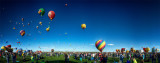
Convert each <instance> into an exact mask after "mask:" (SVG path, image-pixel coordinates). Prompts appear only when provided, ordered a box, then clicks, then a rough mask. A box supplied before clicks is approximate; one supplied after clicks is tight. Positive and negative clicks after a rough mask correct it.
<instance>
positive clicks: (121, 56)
mask: <svg viewBox="0 0 160 63" xmlns="http://www.w3.org/2000/svg"><path fill="white" fill-rule="evenodd" d="M123 58H124V56H123V55H122V54H121V55H120V62H121V63H123Z"/></svg>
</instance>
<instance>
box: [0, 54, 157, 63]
mask: <svg viewBox="0 0 160 63" xmlns="http://www.w3.org/2000/svg"><path fill="white" fill-rule="evenodd" d="M64 60H65V58H64V56H63V55H61V56H59V57H57V56H44V59H40V60H38V63H41V62H43V61H44V62H46V63H65V62H64ZM17 61H19V63H31V60H30V56H27V57H26V61H23V60H22V57H19V56H17ZM69 61H70V62H69V63H81V61H80V60H75V59H74V57H73V56H71V57H70V59H69ZM114 61H117V62H118V61H119V58H111V57H109V58H108V62H107V63H113V62H114ZM82 62H87V63H92V62H94V61H91V60H87V59H83V60H82ZM126 62H127V58H124V63H126ZM137 62H138V63H139V59H137ZM0 63H6V59H4V58H2V57H1V58H0ZM10 63H12V61H11V59H10ZM35 63H36V61H35ZM145 63H151V60H150V62H145ZM157 63H158V62H157Z"/></svg>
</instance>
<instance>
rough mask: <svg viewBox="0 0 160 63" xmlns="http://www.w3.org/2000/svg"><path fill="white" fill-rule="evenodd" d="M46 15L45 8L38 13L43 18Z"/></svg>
mask: <svg viewBox="0 0 160 63" xmlns="http://www.w3.org/2000/svg"><path fill="white" fill-rule="evenodd" d="M44 13H45V10H44V9H43V8H40V9H39V11H38V14H40V15H41V16H43V15H44Z"/></svg>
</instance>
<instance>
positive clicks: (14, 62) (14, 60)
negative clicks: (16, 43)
mask: <svg viewBox="0 0 160 63" xmlns="http://www.w3.org/2000/svg"><path fill="white" fill-rule="evenodd" d="M12 61H13V63H16V54H15V53H13V56H12Z"/></svg>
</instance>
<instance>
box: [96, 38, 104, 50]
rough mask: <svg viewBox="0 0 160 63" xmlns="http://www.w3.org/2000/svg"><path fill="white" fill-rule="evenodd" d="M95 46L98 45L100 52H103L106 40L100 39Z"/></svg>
mask: <svg viewBox="0 0 160 63" xmlns="http://www.w3.org/2000/svg"><path fill="white" fill-rule="evenodd" d="M95 46H96V48H97V49H98V50H99V51H100V52H102V51H103V49H104V48H105V46H106V42H105V41H103V40H98V41H97V42H96V43H95Z"/></svg>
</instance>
